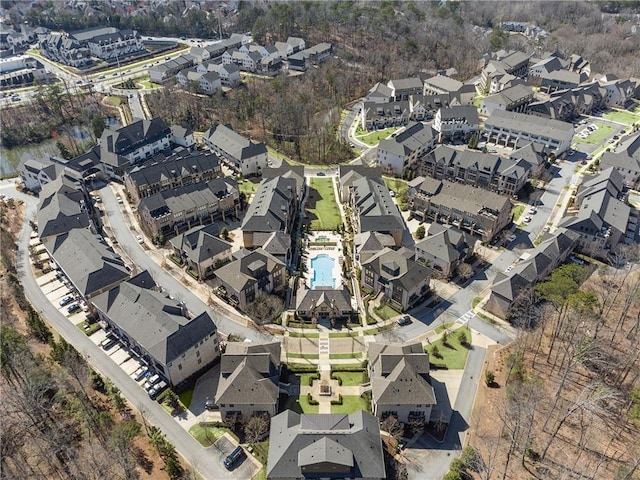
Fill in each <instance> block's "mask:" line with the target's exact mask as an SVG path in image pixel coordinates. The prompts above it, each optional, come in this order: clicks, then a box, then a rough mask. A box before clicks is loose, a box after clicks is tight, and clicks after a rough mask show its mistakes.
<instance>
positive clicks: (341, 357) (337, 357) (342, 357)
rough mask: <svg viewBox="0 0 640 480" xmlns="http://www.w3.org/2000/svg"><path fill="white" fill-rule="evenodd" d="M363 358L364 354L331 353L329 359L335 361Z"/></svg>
mask: <svg viewBox="0 0 640 480" xmlns="http://www.w3.org/2000/svg"><path fill="white" fill-rule="evenodd" d="M360 357H362V352H353V353H330V354H329V358H331V359H334V360H346V359H349V358H360Z"/></svg>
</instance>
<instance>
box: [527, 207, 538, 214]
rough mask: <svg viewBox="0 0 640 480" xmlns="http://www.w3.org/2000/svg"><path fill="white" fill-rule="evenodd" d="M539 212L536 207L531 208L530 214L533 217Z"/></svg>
mask: <svg viewBox="0 0 640 480" xmlns="http://www.w3.org/2000/svg"><path fill="white" fill-rule="evenodd" d="M537 211H538V210H536V207H531V208H530V209H529V213H530V214H531V215H535V214H536V212H537Z"/></svg>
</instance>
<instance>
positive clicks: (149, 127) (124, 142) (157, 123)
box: [100, 117, 171, 161]
mask: <svg viewBox="0 0 640 480" xmlns="http://www.w3.org/2000/svg"><path fill="white" fill-rule="evenodd" d="M169 136H171V129H170V128H169V127H168V126H167V124H166V123H164V120H162V119H161V118H158V117H156V118H152V119H151V120H137V121H135V122H133V123H131V124H129V125H126V126H124V127H121V128H119V129H117V130H111V129H105V131H104V132H102V136H101V137H100V153H101V158H102V156H103V155H104V153H107V152H108V153H111V154H115V155H122V156H126V155H128V154H130V153H132V152H134V151H135V150H137V149H138V148H140V147H142V146H144V145H147V144H149V143H153V142H155V141H157V140H159V139H161V138H163V137H169ZM103 161H104V159H103Z"/></svg>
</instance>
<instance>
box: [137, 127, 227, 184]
mask: <svg viewBox="0 0 640 480" xmlns="http://www.w3.org/2000/svg"><path fill="white" fill-rule="evenodd" d="M172 128H173V127H172ZM219 169H220V160H219V158H218V156H217V155H216V154H215V153H212V152H202V151H196V152H184V153H178V154H175V155H171V156H170V157H164V156H163V155H158V156H156V157H154V159H153V161H152V162H145V163H143V164H142V165H140V166H137V167H134V168H133V169H132V170H131V171H129V172H127V174H126V175H127V176H128V177H129V179H130V180H131V181H132V182H133V183H134V184H135V185H136V186H138V187H139V186H141V185H153V184H155V183H159V182H161V181H162V179H163V178H166V179H170V178H173V177H176V176H178V177H181V176H186V175H195V174H198V173H199V172H206V171H210V170H213V171H217V170H219Z"/></svg>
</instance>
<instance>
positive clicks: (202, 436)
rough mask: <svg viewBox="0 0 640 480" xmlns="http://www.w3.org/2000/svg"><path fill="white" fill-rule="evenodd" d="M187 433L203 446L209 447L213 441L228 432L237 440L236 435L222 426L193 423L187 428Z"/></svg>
mask: <svg viewBox="0 0 640 480" xmlns="http://www.w3.org/2000/svg"><path fill="white" fill-rule="evenodd" d="M189 433H190V434H191V436H192V437H193V438H195V439H196V440H197V441H198V442H200V444H201V445H202V446H203V447H209V446H211V445H213V444H214V443H215V441H216V440H218V439H219V438H220V437H221V436H223V435H224V434H225V433H229V434H230V435H231V436H232V437H233V438H235V439H236V441H237V440H238V437H237V436H236V435H235V434H234V433H233V432H232V431H231V430H229V429H228V428H224V427H203V426H202V425H200V424H197V425H194V426H193V427H191V428H190V429H189Z"/></svg>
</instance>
